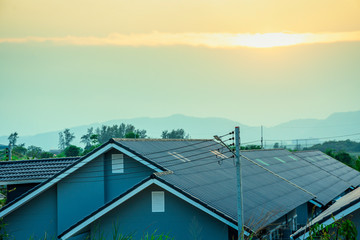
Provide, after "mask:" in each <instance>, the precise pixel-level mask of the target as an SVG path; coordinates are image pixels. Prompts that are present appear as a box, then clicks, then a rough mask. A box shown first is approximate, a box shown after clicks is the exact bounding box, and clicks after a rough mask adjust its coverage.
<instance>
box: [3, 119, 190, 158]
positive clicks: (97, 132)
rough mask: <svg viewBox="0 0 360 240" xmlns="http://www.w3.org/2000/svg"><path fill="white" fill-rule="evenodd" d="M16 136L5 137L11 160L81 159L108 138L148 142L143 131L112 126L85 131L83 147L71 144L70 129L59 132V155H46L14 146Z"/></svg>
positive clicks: (168, 135)
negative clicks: (140, 139)
mask: <svg viewBox="0 0 360 240" xmlns="http://www.w3.org/2000/svg"><path fill="white" fill-rule="evenodd" d="M160 137H161V138H162V139H189V138H190V135H189V134H187V133H186V132H185V130H184V129H182V128H180V129H173V130H170V131H169V130H164V131H162V133H161V136H160ZM18 138H19V134H18V133H17V132H14V133H11V134H10V135H9V137H8V140H9V147H8V149H10V151H11V153H12V154H11V157H12V160H23V159H41V158H53V157H72V156H82V155H86V154H87V153H89V152H91V151H92V150H93V149H95V148H97V147H98V146H100V145H101V144H103V143H105V142H107V141H108V140H109V139H111V138H133V139H136V138H148V136H147V134H146V130H145V129H137V128H136V127H135V126H134V125H132V124H124V123H121V124H114V125H112V126H107V125H102V126H101V127H97V128H95V129H94V128H93V127H91V128H88V129H87V132H86V133H85V134H84V135H82V136H81V137H80V139H81V140H80V142H81V143H82V144H84V146H83V147H79V146H76V145H74V144H72V143H73V141H74V139H75V134H74V133H73V132H71V130H70V129H69V128H66V129H65V130H64V131H61V132H59V142H58V148H59V150H58V151H51V152H49V151H45V150H43V149H42V148H41V147H38V146H34V145H31V146H28V147H25V143H21V144H17V141H18ZM8 149H5V150H2V151H0V160H8V158H9V153H8V151H9V150H8Z"/></svg>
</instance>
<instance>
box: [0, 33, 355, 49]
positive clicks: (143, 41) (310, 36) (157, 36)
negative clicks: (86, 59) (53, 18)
mask: <svg viewBox="0 0 360 240" xmlns="http://www.w3.org/2000/svg"><path fill="white" fill-rule="evenodd" d="M353 41H360V31H354V32H336V33H263V34H260V33H257V34H249V33H240V34H234V33H160V32H153V33H149V34H128V35H126V34H118V33H112V34H110V35H108V36H107V37H78V36H66V37H24V38H0V43H30V42H35V43H44V42H50V43H53V44H59V45H80V46H107V45H109V46H173V45H187V46H205V47H210V48H234V47H254V48H268V47H279V46H291V45H298V44H314V43H334V42H353Z"/></svg>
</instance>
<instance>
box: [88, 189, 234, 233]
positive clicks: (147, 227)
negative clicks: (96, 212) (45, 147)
mask: <svg viewBox="0 0 360 240" xmlns="http://www.w3.org/2000/svg"><path fill="white" fill-rule="evenodd" d="M152 191H164V190H163V189H161V188H160V187H157V186H154V185H152V186H150V187H148V188H147V189H145V190H143V191H142V192H140V193H138V194H137V195H135V196H133V197H132V198H130V199H129V200H127V201H126V202H124V203H122V204H121V205H120V206H118V207H116V208H114V209H113V210H112V211H110V212H109V213H107V214H106V215H104V216H103V217H102V218H100V219H98V220H97V221H95V222H94V223H93V224H92V225H91V234H93V236H95V237H96V236H99V234H100V235H102V236H104V238H103V239H107V240H110V239H112V237H113V232H114V229H115V228H117V230H118V232H119V233H121V234H133V235H134V237H135V239H140V238H141V237H142V236H143V234H146V233H149V234H151V233H153V232H155V231H156V234H162V233H165V234H168V235H169V236H171V237H174V238H175V239H228V226H227V225H226V224H224V223H222V222H220V221H219V220H217V219H215V218H214V217H212V216H210V215H208V214H207V213H205V212H203V211H201V210H199V209H198V208H195V207H194V206H192V205H190V204H189V203H187V202H185V201H184V200H182V199H180V198H178V197H177V196H175V195H173V194H172V193H170V192H167V191H164V192H165V212H152V206H151V204H152V198H151V193H152Z"/></svg>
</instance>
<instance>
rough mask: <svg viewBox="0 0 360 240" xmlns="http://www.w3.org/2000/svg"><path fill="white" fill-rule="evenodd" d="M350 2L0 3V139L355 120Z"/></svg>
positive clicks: (357, 29) (357, 49)
mask: <svg viewBox="0 0 360 240" xmlns="http://www.w3.org/2000/svg"><path fill="white" fill-rule="evenodd" d="M359 12H360V1H359V0H343V1H339V0H326V1H325V0H317V1H314V0H292V1H288V0H271V1H269V0H236V1H235V0H234V1H233V0H206V1H205V0H196V1H194V0H181V1H179V0H166V1H165V0H146V1H145V0H133V1H123V0H103V1H94V0H73V1H69V0H61V1H60V0H50V1H49V0H32V1H28V0H17V1H13V0H0V83H1V85H0V102H1V105H2V111H1V113H0V117H1V124H0V136H2V135H8V134H10V133H11V132H13V131H18V132H19V134H20V135H28V134H35V133H40V132H46V131H52V130H59V129H64V128H66V127H72V126H77V125H83V124H90V123H93V122H101V121H107V120H112V119H117V118H133V117H163V116H169V115H172V114H177V113H180V114H185V115H190V116H199V117H224V118H228V119H231V120H234V121H239V122H241V123H243V124H247V125H252V126H256V125H261V124H262V125H265V126H273V125H276V124H279V123H282V122H285V121H289V120H292V119H298V118H325V117H327V116H328V115H329V114H331V113H333V112H343V111H357V110H360V104H359V103H360V93H359V90H360V14H359Z"/></svg>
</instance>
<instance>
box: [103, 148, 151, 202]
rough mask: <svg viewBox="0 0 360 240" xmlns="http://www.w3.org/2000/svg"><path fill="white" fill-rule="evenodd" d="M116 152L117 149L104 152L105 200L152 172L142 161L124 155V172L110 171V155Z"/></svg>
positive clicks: (110, 198) (107, 200) (117, 194)
mask: <svg viewBox="0 0 360 240" xmlns="http://www.w3.org/2000/svg"><path fill="white" fill-rule="evenodd" d="M117 153H119V151H117V150H111V151H109V152H107V153H106V154H105V202H109V201H110V200H112V199H114V198H115V197H117V196H119V195H120V194H121V193H123V192H125V191H126V190H128V189H129V188H130V187H132V186H134V185H136V184H137V183H139V182H140V181H141V180H142V179H145V178H147V177H149V176H150V175H151V174H152V173H153V172H154V171H153V170H152V169H150V168H148V167H146V166H145V165H143V164H142V163H140V162H138V161H136V160H133V159H132V158H130V157H128V156H126V155H124V173H112V167H111V162H112V159H111V155H112V154H117Z"/></svg>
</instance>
